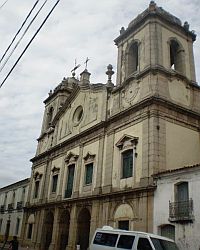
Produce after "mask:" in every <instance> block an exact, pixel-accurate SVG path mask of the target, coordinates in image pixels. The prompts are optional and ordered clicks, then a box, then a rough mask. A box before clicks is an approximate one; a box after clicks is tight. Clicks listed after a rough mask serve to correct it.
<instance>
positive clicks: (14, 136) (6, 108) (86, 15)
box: [0, 0, 200, 186]
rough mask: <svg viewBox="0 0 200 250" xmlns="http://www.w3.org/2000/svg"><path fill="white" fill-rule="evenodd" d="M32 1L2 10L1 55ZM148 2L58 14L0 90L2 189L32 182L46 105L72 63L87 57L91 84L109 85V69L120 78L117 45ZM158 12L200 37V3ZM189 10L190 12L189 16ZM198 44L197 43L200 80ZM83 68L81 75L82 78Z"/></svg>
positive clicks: (70, 6)
mask: <svg viewBox="0 0 200 250" xmlns="http://www.w3.org/2000/svg"><path fill="white" fill-rule="evenodd" d="M34 2H35V1H33V0H26V1H22V0H15V1H8V2H7V4H6V5H5V6H4V7H3V8H2V9H1V10H0V37H1V38H3V39H1V46H0V55H2V54H3V52H4V51H5V48H6V46H8V44H9V42H10V41H11V39H12V37H13V35H14V33H15V32H16V31H17V29H18V28H19V27H20V25H21V23H22V21H23V20H24V18H25V16H26V15H27V13H28V11H29V10H30V8H31V7H32V6H33V3H34ZM55 2H56V1H55V0H51V1H49V3H48V5H47V6H46V8H45V9H44V11H43V12H42V13H41V15H40V16H39V18H38V20H37V21H36V22H35V23H34V25H33V27H32V28H31V29H30V31H29V32H28V34H27V36H26V37H25V39H24V40H23V41H22V43H21V45H20V46H19V48H18V49H17V51H16V53H14V54H13V57H12V58H11V60H10V63H9V64H8V66H7V67H6V68H5V70H4V71H2V73H1V74H0V80H1V81H2V79H3V78H4V77H5V75H6V73H7V72H8V70H9V68H10V67H11V65H12V64H13V62H15V60H16V58H17V57H18V56H19V54H20V51H22V49H23V48H24V46H25V45H26V44H27V42H28V41H29V39H30V38H31V36H32V35H33V34H34V32H35V30H36V27H38V26H39V24H40V23H41V20H42V19H43V18H44V16H45V13H47V11H48V9H50V7H51V6H52V5H53V4H54V3H55ZM148 4H149V1H147V0H141V1H133V0H123V1H121V0H112V1H109V0H101V1H94V0H84V1H83V0H76V1H74V0H68V1H60V3H59V4H58V6H57V8H56V9H55V11H54V12H53V14H52V15H51V17H50V19H49V20H48V21H47V23H46V24H45V26H44V27H43V28H42V30H41V32H40V33H39V35H38V36H37V37H36V39H35V40H34V41H33V43H32V45H31V46H30V47H29V49H28V50H27V52H26V53H25V55H24V57H23V58H22V60H21V61H20V63H19V64H18V65H17V67H16V69H15V70H14V71H13V73H12V74H11V76H10V77H9V78H8V80H7V81H6V83H5V85H4V86H3V88H1V89H0V134H1V137H0V152H1V153H0V186H4V185H7V184H10V183H12V182H14V181H18V180H20V179H23V178H26V177H29V175H30V168H31V164H30V162H29V159H30V158H32V157H33V156H34V154H35V150H36V138H37V137H38V136H39V134H40V129H41V122H42V116H43V110H44V106H43V100H44V99H45V98H46V97H47V94H48V92H49V90H50V89H53V88H54V87H55V86H56V85H57V84H58V83H60V81H61V80H62V78H63V77H64V76H65V77H66V76H69V75H70V71H71V69H72V68H73V66H74V59H75V58H77V62H78V63H81V64H83V62H84V60H85V58H86V57H87V56H88V57H89V58H90V59H91V60H90V62H89V70H90V72H91V74H92V75H91V81H92V82H105V81H106V78H107V77H106V75H105V71H106V66H107V65H108V64H109V63H111V64H113V66H114V70H115V72H116V62H117V47H116V46H115V45H114V42H113V40H114V39H115V38H116V37H117V36H118V35H119V30H120V28H121V27H122V26H125V27H127V26H128V24H129V22H130V21H131V20H133V19H134V18H135V17H136V16H137V15H138V14H139V13H140V12H142V11H143V10H144V9H146V8H147V7H148ZM157 5H158V6H162V7H163V8H164V9H165V10H167V11H169V12H170V13H172V14H174V15H175V16H177V17H179V18H180V19H181V20H182V22H184V21H185V20H187V21H188V22H189V23H190V28H191V29H194V30H195V31H196V33H197V34H200V25H199V15H198V10H199V7H200V2H199V0H190V1H189V0H167V1H166V0H159V1H157ZM186 10H187V11H186ZM199 44H200V42H199V41H198V37H197V41H196V42H195V45H194V49H195V59H196V71H197V77H198V79H200V60H199V58H200V47H199ZM82 69H83V68H81V69H79V73H80V71H81V70H82Z"/></svg>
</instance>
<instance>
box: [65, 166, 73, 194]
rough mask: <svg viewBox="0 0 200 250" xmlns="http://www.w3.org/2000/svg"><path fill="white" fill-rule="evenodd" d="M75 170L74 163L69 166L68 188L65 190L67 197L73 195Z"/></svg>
mask: <svg viewBox="0 0 200 250" xmlns="http://www.w3.org/2000/svg"><path fill="white" fill-rule="evenodd" d="M74 170H75V165H74V164H72V165H69V166H68V177H67V189H66V190H65V198H69V197H71V195H72V190H73V183H74Z"/></svg>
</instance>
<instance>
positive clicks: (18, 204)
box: [16, 201, 23, 211]
mask: <svg viewBox="0 0 200 250" xmlns="http://www.w3.org/2000/svg"><path fill="white" fill-rule="evenodd" d="M16 209H17V210H18V211H21V210H22V209H23V202H22V201H18V202H17V207H16Z"/></svg>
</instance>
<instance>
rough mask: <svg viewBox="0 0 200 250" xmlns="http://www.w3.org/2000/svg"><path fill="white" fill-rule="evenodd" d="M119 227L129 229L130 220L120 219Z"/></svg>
mask: <svg viewBox="0 0 200 250" xmlns="http://www.w3.org/2000/svg"><path fill="white" fill-rule="evenodd" d="M118 228H119V229H122V230H129V221H128V220H120V221H118Z"/></svg>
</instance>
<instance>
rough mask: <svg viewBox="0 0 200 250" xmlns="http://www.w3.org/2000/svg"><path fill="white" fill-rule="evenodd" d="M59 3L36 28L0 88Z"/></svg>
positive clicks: (58, 0)
mask: <svg viewBox="0 0 200 250" xmlns="http://www.w3.org/2000/svg"><path fill="white" fill-rule="evenodd" d="M59 2H60V0H57V2H56V3H55V4H54V6H53V7H52V9H51V10H50V12H49V13H48V15H47V16H46V18H45V19H44V21H43V22H42V24H41V25H40V27H39V28H38V30H37V31H36V32H35V34H34V35H33V37H32V38H31V40H30V41H29V43H28V44H27V45H26V47H25V49H24V50H23V52H22V53H21V55H20V56H19V57H18V59H17V61H16V62H15V64H14V65H13V67H12V68H11V70H10V71H9V72H8V74H7V76H6V77H5V78H4V80H3V82H2V83H1V85H0V88H1V87H2V86H3V84H4V83H5V81H6V80H7V79H8V77H9V75H10V74H11V73H12V71H13V70H14V68H15V67H16V65H17V64H18V62H19V61H20V59H21V58H22V56H23V55H24V53H25V52H26V50H27V49H28V47H29V46H30V44H31V43H32V41H33V40H34V38H35V37H36V36H37V34H38V33H39V31H40V30H41V28H42V27H43V25H44V24H45V23H46V21H47V19H48V18H49V16H50V15H51V13H52V12H53V11H54V9H55V7H56V6H57V5H58V3H59Z"/></svg>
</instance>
